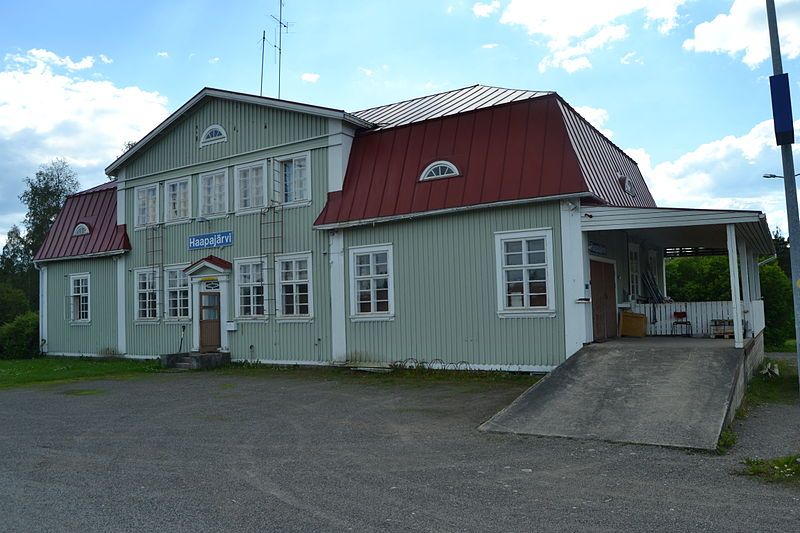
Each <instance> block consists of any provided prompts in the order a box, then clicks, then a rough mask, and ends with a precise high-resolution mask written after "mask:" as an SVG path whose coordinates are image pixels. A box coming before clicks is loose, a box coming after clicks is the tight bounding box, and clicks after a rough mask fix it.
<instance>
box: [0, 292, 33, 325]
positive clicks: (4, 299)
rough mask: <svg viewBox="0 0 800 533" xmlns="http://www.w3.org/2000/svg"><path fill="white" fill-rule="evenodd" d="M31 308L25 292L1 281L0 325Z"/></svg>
mask: <svg viewBox="0 0 800 533" xmlns="http://www.w3.org/2000/svg"><path fill="white" fill-rule="evenodd" d="M29 310H30V308H29V306H28V298H27V296H25V293H24V292H23V291H22V290H20V289H18V288H16V287H14V286H11V285H10V284H7V283H0V325H2V324H5V323H7V322H11V321H12V320H13V319H14V317H16V316H17V315H20V314H22V313H27V312H28V311H29Z"/></svg>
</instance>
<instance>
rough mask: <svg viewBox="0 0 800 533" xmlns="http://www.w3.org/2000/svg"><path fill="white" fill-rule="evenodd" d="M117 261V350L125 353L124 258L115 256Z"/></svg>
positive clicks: (126, 344)
mask: <svg viewBox="0 0 800 533" xmlns="http://www.w3.org/2000/svg"><path fill="white" fill-rule="evenodd" d="M116 263H117V352H118V353H120V354H125V353H126V352H127V351H128V337H127V329H126V328H127V319H128V317H127V308H126V307H125V305H126V304H125V298H126V295H127V291H126V290H125V281H126V273H127V271H126V270H125V263H126V258H125V256H124V255H121V256H119V257H117V258H116Z"/></svg>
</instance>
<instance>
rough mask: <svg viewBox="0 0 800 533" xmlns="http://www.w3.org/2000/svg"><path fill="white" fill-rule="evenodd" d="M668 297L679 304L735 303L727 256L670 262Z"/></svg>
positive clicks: (686, 258)
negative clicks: (732, 300)
mask: <svg viewBox="0 0 800 533" xmlns="http://www.w3.org/2000/svg"><path fill="white" fill-rule="evenodd" d="M666 270H667V294H669V296H670V297H671V298H672V299H673V300H675V301H677V302H714V301H724V300H730V299H731V281H730V274H729V272H728V258H727V257H726V256H713V257H679V258H675V259H670V260H668V261H667V265H666Z"/></svg>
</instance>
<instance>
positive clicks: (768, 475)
mask: <svg viewBox="0 0 800 533" xmlns="http://www.w3.org/2000/svg"><path fill="white" fill-rule="evenodd" d="M743 462H744V465H745V470H744V473H745V474H747V475H748V476H756V477H759V478H761V479H764V480H766V481H770V482H775V483H786V484H790V485H795V486H797V487H800V454H796V455H786V456H784V457H776V458H774V459H745V460H744V461H743Z"/></svg>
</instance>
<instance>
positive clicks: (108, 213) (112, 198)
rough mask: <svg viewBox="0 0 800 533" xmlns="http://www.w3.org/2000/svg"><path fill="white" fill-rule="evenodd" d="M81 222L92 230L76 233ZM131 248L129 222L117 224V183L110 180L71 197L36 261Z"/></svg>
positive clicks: (36, 256)
mask: <svg viewBox="0 0 800 533" xmlns="http://www.w3.org/2000/svg"><path fill="white" fill-rule="evenodd" d="M78 224H86V226H88V228H89V234H88V235H78V236H73V234H72V232H73V231H74V230H75V226H77V225H78ZM130 249H131V243H130V241H129V240H128V234H127V232H126V231H125V225H124V224H122V225H118V224H117V184H116V183H114V182H109V183H103V184H102V185H98V186H97V187H93V188H91V189H88V190H85V191H82V192H79V193H77V194H73V195H71V196H68V197H67V200H66V201H65V202H64V206H63V207H62V208H61V211H60V212H59V213H58V216H57V217H56V220H55V222H53V225H52V226H51V227H50V231H48V232H47V236H46V237H45V239H44V243H42V246H41V248H39V250H38V251H37V252H36V255H35V256H34V261H47V260H52V259H68V258H74V257H80V256H86V255H96V254H104V253H110V252H117V251H124V250H130Z"/></svg>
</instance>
